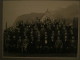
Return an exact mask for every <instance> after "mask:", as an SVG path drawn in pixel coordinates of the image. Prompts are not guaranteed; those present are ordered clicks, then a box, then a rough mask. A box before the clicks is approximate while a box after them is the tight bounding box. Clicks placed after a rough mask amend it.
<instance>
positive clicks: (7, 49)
mask: <svg viewBox="0 0 80 60" xmlns="http://www.w3.org/2000/svg"><path fill="white" fill-rule="evenodd" d="M79 10H80V8H79V2H78V1H3V56H4V57H77V53H78V20H79V16H80V14H79Z"/></svg>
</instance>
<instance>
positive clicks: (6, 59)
mask: <svg viewBox="0 0 80 60" xmlns="http://www.w3.org/2000/svg"><path fill="white" fill-rule="evenodd" d="M4 1H15V0H4ZM4 1H0V60H14V59H15V60H26V59H27V60H80V37H79V35H80V32H79V30H80V27H79V25H80V17H79V20H78V52H77V57H3V43H2V41H3V33H2V32H3V30H2V29H3V23H2V20H3V2H4ZM17 1H23V0H17ZM24 1H25V0H24ZM26 1H29V0H26ZM30 1H31V0H30ZM34 1H37V0H34ZM38 1H39V0H38ZM40 1H43V0H40ZM44 1H48V0H44ZM51 1H55V0H51ZM57 1H78V0H57Z"/></svg>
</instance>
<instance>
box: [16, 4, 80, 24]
mask: <svg viewBox="0 0 80 60" xmlns="http://www.w3.org/2000/svg"><path fill="white" fill-rule="evenodd" d="M79 10H80V7H79V5H77V4H74V5H70V6H68V7H66V8H60V9H57V10H55V11H49V10H47V11H46V12H44V13H30V14H24V15H21V16H19V17H18V18H17V19H16V21H15V23H17V22H19V21H23V22H24V23H33V22H35V21H36V19H37V17H38V18H39V19H40V21H42V22H44V20H45V19H46V18H47V17H49V18H50V19H51V20H52V21H54V19H56V18H65V19H66V23H71V22H72V19H73V18H74V17H79V16H80V12H79Z"/></svg>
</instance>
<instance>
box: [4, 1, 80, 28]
mask: <svg viewBox="0 0 80 60" xmlns="http://www.w3.org/2000/svg"><path fill="white" fill-rule="evenodd" d="M72 4H79V2H78V1H3V29H5V25H6V22H7V26H8V27H10V26H12V25H13V23H14V21H15V20H16V19H17V17H18V16H21V15H23V14H29V13H33V12H36V13H44V12H45V11H46V10H47V9H48V10H50V11H54V10H57V9H60V8H65V7H68V6H69V5H72Z"/></svg>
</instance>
